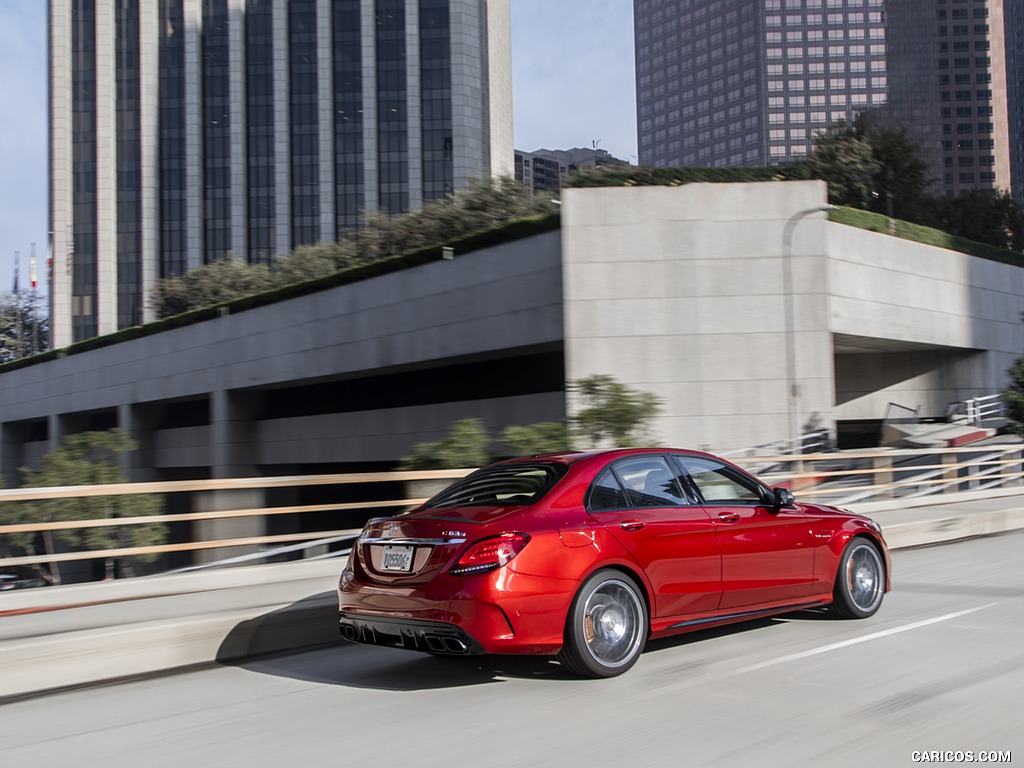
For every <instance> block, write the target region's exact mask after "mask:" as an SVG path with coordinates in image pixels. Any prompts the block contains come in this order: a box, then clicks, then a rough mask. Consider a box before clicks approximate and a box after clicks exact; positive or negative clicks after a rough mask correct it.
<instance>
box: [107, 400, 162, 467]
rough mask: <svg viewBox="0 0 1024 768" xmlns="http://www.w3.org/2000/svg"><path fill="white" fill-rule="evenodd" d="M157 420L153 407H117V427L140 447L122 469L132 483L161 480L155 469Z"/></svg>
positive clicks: (131, 454) (128, 458) (124, 462)
mask: <svg viewBox="0 0 1024 768" xmlns="http://www.w3.org/2000/svg"><path fill="white" fill-rule="evenodd" d="M156 418H157V417H156V414H155V412H154V409H153V406H148V405H143V404H141V403H126V404H124V405H119V406H118V407H117V425H118V426H119V427H120V428H121V429H123V430H124V431H125V432H127V433H128V436H129V437H131V438H132V439H133V440H134V441H135V442H136V443H138V445H139V447H138V450H135V451H133V452H131V453H129V454H128V455H126V456H125V457H124V458H123V459H122V468H123V469H124V472H125V475H126V476H127V478H128V480H129V481H130V482H133V483H145V482H150V481H154V480H159V479H160V477H159V475H158V474H157V472H156V470H155V469H154V465H155V464H156V459H155V456H154V447H155V445H154V443H155V440H154V438H155V434H154V433H155V431H156Z"/></svg>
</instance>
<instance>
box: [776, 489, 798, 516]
mask: <svg viewBox="0 0 1024 768" xmlns="http://www.w3.org/2000/svg"><path fill="white" fill-rule="evenodd" d="M772 495H773V496H774V502H775V503H774V505H773V508H774V509H775V511H776V512H778V511H779V510H780V509H782V508H783V507H792V506H795V505H796V498H795V497H794V496H793V492H792V491H791V490H789V488H773V489H772Z"/></svg>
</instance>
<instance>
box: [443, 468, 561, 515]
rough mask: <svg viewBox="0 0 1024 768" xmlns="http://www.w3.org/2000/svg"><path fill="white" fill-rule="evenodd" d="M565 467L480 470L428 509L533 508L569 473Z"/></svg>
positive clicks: (444, 493)
mask: <svg viewBox="0 0 1024 768" xmlns="http://www.w3.org/2000/svg"><path fill="white" fill-rule="evenodd" d="M568 469H569V468H568V467H567V466H566V465H565V464H554V463H535V464H496V465H494V466H490V467H484V468H483V469H479V470H477V471H476V472H474V473H473V474H471V475H467V476H466V477H464V478H462V479H461V480H459V481H458V482H457V483H455V484H454V485H451V486H449V487H448V488H446V489H445V490H443V491H441V493H439V494H438V495H437V496H435V497H434V498H432V499H431V500H430V501H428V502H427V503H426V504H424V505H423V506H424V507H428V508H438V507H475V506H489V505H492V504H508V505H520V504H533V503H534V502H536V501H539V500H540V499H541V498H542V497H543V496H544V494H545V493H547V492H548V491H549V490H550V489H551V488H552V486H554V484H555V483H557V482H558V481H559V480H561V479H562V477H563V476H564V475H565V473H566V472H567V471H568Z"/></svg>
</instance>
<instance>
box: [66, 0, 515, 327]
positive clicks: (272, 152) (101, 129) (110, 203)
mask: <svg viewBox="0 0 1024 768" xmlns="http://www.w3.org/2000/svg"><path fill="white" fill-rule="evenodd" d="M509 25H510V22H509V0H50V99H51V110H50V157H51V184H50V197H51V205H50V210H51V230H52V238H53V242H52V250H53V274H52V285H51V302H52V329H53V330H52V333H53V341H54V346H64V345H66V344H68V343H71V342H73V341H78V340H82V339H86V338H89V337H92V336H96V335H98V334H104V333H109V332H112V331H115V330H118V329H120V328H125V327H129V326H132V325H136V324H138V323H140V322H143V321H145V320H147V319H151V317H150V314H149V313H148V312H147V309H146V298H147V293H148V291H149V289H150V288H151V287H152V285H153V284H154V283H155V281H156V280H158V279H159V278H161V277H164V276H167V275H175V274H181V273H182V272H185V271H187V270H189V269H192V268H194V267H196V266H199V265H201V264H204V263H208V262H210V261H212V260H215V259H219V258H224V257H226V256H228V255H233V256H234V257H236V258H244V259H246V260H247V261H250V262H268V261H269V260H270V259H271V257H272V256H274V255H275V254H286V253H288V252H290V251H291V250H292V249H294V248H295V247H297V246H300V245H304V244H310V243H315V242H329V241H333V240H335V239H337V238H339V237H340V236H341V235H342V233H343V232H344V231H345V230H347V229H349V228H351V227H355V226H357V225H358V222H359V215H360V212H361V211H376V210H386V211H390V212H401V211H405V210H409V209H412V208H416V207H419V206H420V205H422V204H423V202H425V201H429V200H432V199H435V198H439V197H443V196H444V195H446V194H448V193H449V192H451V191H453V190H455V189H458V188H461V187H464V186H466V185H467V184H468V182H469V180H470V179H472V178H474V177H479V176H481V175H484V174H488V173H493V174H503V175H504V174H507V175H511V174H512V171H513V156H514V154H513V148H512V110H511V51H510V31H509Z"/></svg>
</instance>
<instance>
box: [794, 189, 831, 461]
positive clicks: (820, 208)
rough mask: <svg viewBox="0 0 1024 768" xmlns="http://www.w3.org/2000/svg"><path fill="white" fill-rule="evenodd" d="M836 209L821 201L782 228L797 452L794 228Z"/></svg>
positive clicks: (798, 407)
mask: <svg viewBox="0 0 1024 768" xmlns="http://www.w3.org/2000/svg"><path fill="white" fill-rule="evenodd" d="M832 210H835V206H834V205H819V206H817V207H816V208H807V209H806V210H803V211H797V212H796V213H794V214H793V215H792V216H790V217H789V219H788V220H787V221H786V225H785V226H784V227H783V228H782V290H783V293H784V299H785V307H786V310H785V311H786V390H787V393H788V395H787V396H788V399H789V408H788V411H789V444H790V450H791V451H793V452H794V453H795V452H796V450H797V444H798V443H799V441H800V384H799V382H798V381H797V377H796V321H795V297H794V296H793V230H794V229H796V225H797V224H799V223H800V221H801V220H802V219H803V218H804V217H805V216H810V215H811V214H812V213H823V212H825V211H832Z"/></svg>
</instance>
